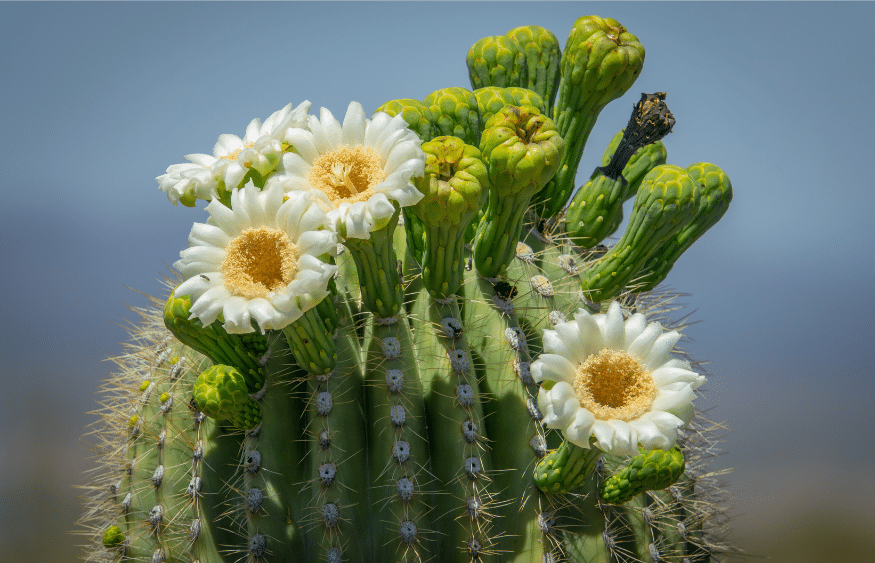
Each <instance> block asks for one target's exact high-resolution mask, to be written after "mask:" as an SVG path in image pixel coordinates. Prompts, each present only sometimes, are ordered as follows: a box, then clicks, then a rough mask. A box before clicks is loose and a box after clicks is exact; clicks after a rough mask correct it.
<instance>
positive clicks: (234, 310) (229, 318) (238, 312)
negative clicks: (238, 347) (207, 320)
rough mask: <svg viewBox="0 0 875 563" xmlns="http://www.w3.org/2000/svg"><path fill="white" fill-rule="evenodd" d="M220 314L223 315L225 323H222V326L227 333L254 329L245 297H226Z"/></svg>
mask: <svg viewBox="0 0 875 563" xmlns="http://www.w3.org/2000/svg"><path fill="white" fill-rule="evenodd" d="M222 314H223V315H224V316H225V324H223V325H222V328H224V329H225V330H226V331H227V332H228V333H229V334H245V333H247V332H253V331H254V329H253V328H252V323H251V319H250V317H249V309H248V308H247V306H246V299H244V298H242V297H231V298H229V299H226V300H225V304H224V306H223V307H222Z"/></svg>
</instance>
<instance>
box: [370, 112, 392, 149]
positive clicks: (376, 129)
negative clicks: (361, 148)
mask: <svg viewBox="0 0 875 563" xmlns="http://www.w3.org/2000/svg"><path fill="white" fill-rule="evenodd" d="M391 121H392V116H391V115H389V114H388V113H384V112H382V111H380V112H377V113H375V114H374V115H372V116H371V122H370V123H369V124H368V128H367V131H366V132H365V140H364V145H365V146H366V147H373V148H378V147H379V146H380V140H381V138H382V136H383V135H384V133H385V131H386V127H387V126H388V125H389V123H391Z"/></svg>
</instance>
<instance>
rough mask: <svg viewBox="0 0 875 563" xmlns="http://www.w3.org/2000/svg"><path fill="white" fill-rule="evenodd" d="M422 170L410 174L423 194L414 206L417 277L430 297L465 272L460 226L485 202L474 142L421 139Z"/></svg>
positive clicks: (450, 287)
mask: <svg viewBox="0 0 875 563" xmlns="http://www.w3.org/2000/svg"><path fill="white" fill-rule="evenodd" d="M422 150H423V151H424V152H425V154H426V161H425V176H424V177H423V178H417V179H415V181H414V183H415V184H416V187H417V188H418V189H419V191H420V192H422V193H423V194H425V197H423V198H422V199H421V200H420V201H419V203H417V204H416V206H414V207H413V210H414V212H415V213H416V215H417V216H418V217H419V219H420V220H421V221H422V223H423V225H424V226H425V243H426V246H425V254H424V258H423V267H422V278H423V282H424V284H425V287H426V289H428V290H429V292H431V293H432V295H434V296H435V297H438V298H446V297H449V296H450V295H453V294H455V293H456V291H458V289H459V287H460V286H461V283H462V275H463V273H464V254H463V245H464V242H465V238H464V235H465V230H466V227H467V226H468V224H469V223H470V222H471V220H472V219H474V217H475V216H476V215H477V211H478V210H479V209H480V207H481V205H483V203H485V199H486V196H487V193H488V189H487V188H488V182H489V180H488V174H487V172H486V165H485V164H484V163H483V161H482V160H481V156H480V151H479V150H478V149H477V147H472V146H471V145H466V144H465V143H464V142H463V141H462V140H461V139H459V138H458V137H435V138H434V139H433V140H432V141H430V142H428V143H423V145H422Z"/></svg>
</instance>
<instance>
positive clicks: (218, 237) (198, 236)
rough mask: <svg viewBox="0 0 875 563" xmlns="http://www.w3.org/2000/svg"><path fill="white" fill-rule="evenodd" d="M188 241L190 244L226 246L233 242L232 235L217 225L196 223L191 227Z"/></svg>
mask: <svg viewBox="0 0 875 563" xmlns="http://www.w3.org/2000/svg"><path fill="white" fill-rule="evenodd" d="M188 242H189V244H198V245H202V246H203V245H212V246H217V247H219V248H225V247H226V246H228V243H229V242H231V237H229V236H228V235H227V234H226V233H225V231H223V230H222V229H220V228H219V227H217V226H215V225H207V224H205V223H195V224H194V225H192V227H191V234H190V235H188Z"/></svg>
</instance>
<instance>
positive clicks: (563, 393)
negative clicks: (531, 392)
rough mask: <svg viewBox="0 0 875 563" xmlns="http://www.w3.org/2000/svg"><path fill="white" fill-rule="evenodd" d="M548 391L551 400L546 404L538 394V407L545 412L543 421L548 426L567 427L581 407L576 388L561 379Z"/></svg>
mask: <svg viewBox="0 0 875 563" xmlns="http://www.w3.org/2000/svg"><path fill="white" fill-rule="evenodd" d="M543 390H544V389H543V388H542V391H543ZM546 393H547V394H548V395H549V401H545V403H544V405H541V401H540V397H541V395H540V393H539V394H538V398H539V400H538V407H539V408H541V410H542V412H543V414H544V420H543V423H544V424H545V425H546V426H547V427H548V428H565V427H566V426H568V424H570V423H571V421H572V420H573V419H574V415H575V413H576V412H577V411H578V410H579V409H580V402H579V401H578V400H577V397H576V396H575V395H574V389H572V387H571V385H568V384H567V383H565V382H564V381H560V382H559V383H557V384H556V385H554V386H553V388H552V389H550V390H549V391H546Z"/></svg>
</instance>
